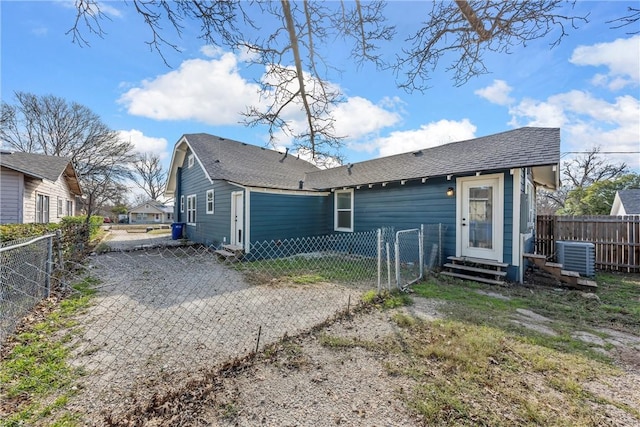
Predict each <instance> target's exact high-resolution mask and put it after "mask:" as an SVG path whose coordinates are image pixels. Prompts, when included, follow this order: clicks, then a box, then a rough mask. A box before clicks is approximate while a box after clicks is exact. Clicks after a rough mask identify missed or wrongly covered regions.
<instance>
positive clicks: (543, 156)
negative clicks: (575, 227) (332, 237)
mask: <svg viewBox="0 0 640 427" xmlns="http://www.w3.org/2000/svg"><path fill="white" fill-rule="evenodd" d="M425 145H428V144H427V142H426V141H425ZM559 161H560V130H559V129H554V128H529V127H526V128H520V129H515V130H511V131H507V132H502V133H499V134H495V135H489V136H485V137H481V138H475V139H471V140H467V141H460V142H454V143H450V144H445V145H441V146H437V147H434V148H426V149H422V150H417V151H414V152H409V153H404V154H398V155H395V156H389V157H383V158H378V159H374V160H369V161H364V162H360V163H354V164H348V165H344V166H340V167H336V168H332V169H326V170H321V169H318V168H317V167H316V166H314V165H312V164H310V163H308V162H306V161H304V160H301V159H298V158H297V157H296V156H292V155H289V154H288V153H287V152H284V153H280V152H276V151H272V150H268V149H265V148H261V147H257V146H255V145H250V144H246V143H242V142H238V141H232V140H229V139H225V138H221V137H217V136H213V135H208V134H203V133H200V134H186V135H183V136H182V137H181V138H180V140H179V141H178V142H177V143H176V145H175V147H174V150H173V156H172V159H171V165H170V169H169V177H168V181H167V187H166V192H165V194H166V195H168V196H169V197H171V196H173V197H175V200H176V206H175V217H176V221H177V222H183V223H186V227H185V234H186V237H187V238H188V239H190V240H192V241H195V242H200V243H203V244H206V245H213V246H218V245H222V244H225V243H226V244H231V245H233V246H235V247H241V248H242V249H243V250H244V251H245V252H246V253H251V250H252V244H253V243H255V242H262V241H268V240H274V241H277V240H278V239H288V238H296V237H307V236H319V235H326V234H330V233H336V232H338V233H351V232H359V231H369V230H373V229H376V228H379V227H395V228H396V229H408V228H415V227H418V226H419V225H420V224H435V223H439V224H443V225H444V226H445V227H446V229H447V230H448V232H447V234H446V235H445V237H444V241H443V242H442V248H443V252H444V255H445V257H447V256H457V257H469V258H471V257H473V258H477V259H484V260H489V261H494V262H498V263H501V264H506V272H507V277H508V278H509V279H510V280H519V278H521V277H522V276H521V275H522V272H523V270H524V261H523V255H522V254H523V253H525V252H531V251H532V250H533V237H534V227H535V205H536V204H535V194H536V191H535V190H536V187H539V186H544V187H547V188H550V189H555V188H557V186H558V185H559Z"/></svg>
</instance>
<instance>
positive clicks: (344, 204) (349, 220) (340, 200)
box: [334, 188, 353, 231]
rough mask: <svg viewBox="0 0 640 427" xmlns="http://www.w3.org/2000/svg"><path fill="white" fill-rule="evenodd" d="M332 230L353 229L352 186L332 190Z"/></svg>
mask: <svg viewBox="0 0 640 427" xmlns="http://www.w3.org/2000/svg"><path fill="white" fill-rule="evenodd" d="M334 206H335V217H334V230H335V231H353V188H350V189H348V190H336V191H335V192H334Z"/></svg>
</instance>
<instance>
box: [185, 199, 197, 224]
mask: <svg viewBox="0 0 640 427" xmlns="http://www.w3.org/2000/svg"><path fill="white" fill-rule="evenodd" d="M195 223H196V195H195V194H192V195H191V196H187V224H192V225H195Z"/></svg>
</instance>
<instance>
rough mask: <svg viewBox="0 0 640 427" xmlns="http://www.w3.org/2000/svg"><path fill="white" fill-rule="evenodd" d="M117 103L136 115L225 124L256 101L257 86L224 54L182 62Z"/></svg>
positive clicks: (231, 121) (234, 61) (144, 82)
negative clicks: (176, 67) (214, 57)
mask: <svg viewBox="0 0 640 427" xmlns="http://www.w3.org/2000/svg"><path fill="white" fill-rule="evenodd" d="M208 53H209V54H213V53H214V52H212V51H210V50H209V51H208ZM119 102H120V103H122V104H124V105H125V106H126V107H127V110H128V112H129V114H133V115H137V116H144V117H150V118H153V119H157V120H197V121H200V122H202V123H206V124H209V125H229V124H237V123H238V122H239V121H240V120H241V119H242V118H241V116H240V112H244V111H245V110H246V108H247V106H249V105H256V104H258V103H259V102H260V99H259V96H258V87H257V85H256V84H254V83H250V82H248V81H247V80H245V79H244V78H243V77H242V76H240V74H239V72H238V68H237V59H236V57H235V56H234V55H233V54H231V53H225V54H222V55H221V56H220V58H218V59H212V60H204V59H190V60H187V61H184V62H183V63H182V64H181V65H180V68H179V69H177V70H175V71H171V72H169V73H167V74H164V75H161V76H158V77H156V78H155V79H153V80H145V81H143V82H142V84H141V85H140V87H135V88H132V89H129V90H128V91H127V92H126V93H124V94H123V95H122V96H121V97H120V99H119Z"/></svg>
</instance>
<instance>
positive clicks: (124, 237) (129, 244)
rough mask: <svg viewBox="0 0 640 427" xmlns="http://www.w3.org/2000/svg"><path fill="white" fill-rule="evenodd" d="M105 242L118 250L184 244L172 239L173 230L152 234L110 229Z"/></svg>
mask: <svg viewBox="0 0 640 427" xmlns="http://www.w3.org/2000/svg"><path fill="white" fill-rule="evenodd" d="M104 243H106V244H107V245H109V247H110V248H111V249H113V250H116V251H122V250H125V251H126V250H132V249H143V248H148V247H154V246H178V245H182V244H184V242H183V241H181V240H172V239H171V230H167V234H150V233H144V232H142V233H140V232H134V233H132V232H130V231H129V230H113V229H112V230H110V231H109V234H108V235H107V238H106V239H105V241H104Z"/></svg>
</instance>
